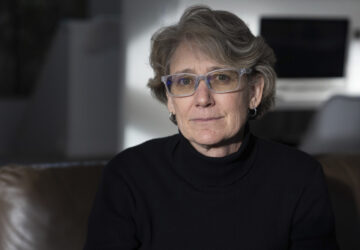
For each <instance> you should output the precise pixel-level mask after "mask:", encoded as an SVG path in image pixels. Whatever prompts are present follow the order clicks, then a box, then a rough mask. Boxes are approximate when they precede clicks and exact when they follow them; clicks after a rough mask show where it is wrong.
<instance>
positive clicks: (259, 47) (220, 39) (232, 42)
mask: <svg viewBox="0 0 360 250" xmlns="http://www.w3.org/2000/svg"><path fill="white" fill-rule="evenodd" d="M183 41H190V42H192V43H195V44H197V45H199V46H197V47H198V48H200V49H201V50H202V51H203V52H204V53H206V54H207V55H209V56H210V57H211V58H212V59H214V60H216V61H217V62H221V63H224V64H226V65H230V66H233V67H236V68H250V69H252V73H251V74H250V75H249V81H248V82H249V83H250V84H251V83H252V82H255V81H256V79H257V78H258V77H259V76H262V77H263V78H264V83H265V84H264V90H263V96H262V100H261V103H260V105H259V106H258V107H257V117H260V116H262V115H263V114H264V113H266V112H267V111H268V110H269V109H270V108H271V107H272V106H273V104H274V96H275V81H276V73H275V71H274V64H275V61H276V59H275V55H274V52H273V50H272V49H271V48H270V47H269V46H268V45H267V44H266V43H265V41H264V39H263V38H262V37H260V36H258V37H255V36H254V35H253V34H252V33H251V31H250V30H249V28H248V27H247V25H246V24H245V23H244V22H243V21H242V20H241V19H240V18H238V17H237V16H236V15H234V14H232V13H230V12H228V11H221V10H212V9H210V8H209V7H206V6H192V7H189V8H188V9H186V10H185V12H184V14H183V15H182V16H181V18H180V21H179V22H178V23H177V24H175V25H171V26H167V27H163V28H161V29H159V30H158V31H157V32H156V33H155V34H154V35H153V36H152V39H151V53H150V65H151V67H152V68H153V70H154V77H153V78H150V79H149V82H148V87H149V88H150V89H151V92H152V94H153V95H154V96H155V97H156V98H157V99H158V100H159V101H161V102H163V103H165V104H166V103H167V96H166V89H165V86H164V84H163V83H161V76H163V75H167V74H169V68H170V67H169V64H170V59H171V57H172V55H173V54H174V52H175V50H176V49H177V47H178V46H179V44H180V43H181V42H183Z"/></svg>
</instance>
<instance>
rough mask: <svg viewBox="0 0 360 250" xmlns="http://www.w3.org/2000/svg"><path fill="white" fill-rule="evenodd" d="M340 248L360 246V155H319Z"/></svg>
mask: <svg viewBox="0 0 360 250" xmlns="http://www.w3.org/2000/svg"><path fill="white" fill-rule="evenodd" d="M317 159H318V160H319V161H320V163H321V164H322V166H323V170H324V173H325V176H326V181H327V184H328V189H329V193H330V198H331V201H332V205H333V210H334V214H335V222H336V237H337V240H338V243H339V246H340V249H341V250H359V249H360V155H331V154H327V155H319V156H317Z"/></svg>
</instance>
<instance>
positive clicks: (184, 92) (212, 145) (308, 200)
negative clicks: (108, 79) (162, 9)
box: [85, 6, 337, 250]
mask: <svg viewBox="0 0 360 250" xmlns="http://www.w3.org/2000/svg"><path fill="white" fill-rule="evenodd" d="M274 61H275V58H274V54H273V52H272V50H271V49H270V48H269V47H268V46H267V45H266V44H265V42H264V41H263V39H262V38H260V37H254V36H253V35H252V34H251V32H250V31H249V29H248V28H247V27H246V25H245V24H244V22H243V21H241V20H240V19H239V18H238V17H236V16H235V15H233V14H231V13H229V12H226V11H214V10H211V9H209V8H207V7H201V6H195V7H191V8H189V9H187V10H186V11H185V13H184V14H183V16H182V17H181V19H180V21H179V23H177V24H176V25H173V26H169V27H165V28H163V29H160V30H159V31H158V32H157V33H156V34H154V36H153V39H152V50H151V57H150V62H151V65H152V67H153V69H154V72H155V76H154V78H153V79H150V81H149V87H150V88H151V90H152V92H153V94H154V95H155V96H156V97H157V98H158V99H159V100H160V101H162V102H163V103H165V104H166V105H167V107H168V110H169V112H170V118H171V120H172V121H173V122H174V123H176V124H177V126H178V128H179V134H176V135H173V136H170V137H166V138H160V139H155V140H151V141H148V142H145V143H143V144H141V145H139V146H136V147H133V148H130V149H127V150H125V151H124V152H122V153H120V154H119V155H118V156H116V157H115V158H114V159H113V160H112V161H111V162H110V163H109V164H108V165H107V166H106V167H105V170H104V173H103V181H102V184H101V186H100V190H99V192H98V195H97V198H96V201H95V204H94V208H93V211H92V214H91V216H90V220H89V232H88V238H87V243H86V246H85V249H87V250H90V249H102V250H106V249H109V250H110V249H114V250H115V249H119V250H120V249H122V250H125V249H129V250H130V249H156V250H161V249H164V250H169V249H171V250H174V249H182V250H185V249H187V250H194V249H196V250H199V249H206V250H211V249H217V250H225V249H246V250H248V249H261V250H264V249H276V250H282V249H283V250H285V249H292V250H295V249H313V250H321V249H324V250H325V249H326V250H330V249H337V245H336V240H335V236H334V225H333V214H332V211H331V205H330V202H329V198H328V194H327V190H326V185H325V182H324V177H323V173H322V170H321V167H320V166H319V164H318V163H317V162H315V161H314V160H313V159H312V158H311V157H309V156H308V155H305V154H304V153H301V152H299V151H296V150H294V149H292V148H289V147H286V146H282V145H279V144H276V143H272V142H269V141H265V140H261V139H258V138H256V137H255V136H253V135H252V134H251V133H250V132H249V128H248V125H247V122H248V120H249V119H251V118H254V117H259V116H261V115H263V114H264V113H265V112H266V111H267V110H268V109H269V108H270V107H271V105H272V103H273V99H274V84H275V73H274V70H273V64H274Z"/></svg>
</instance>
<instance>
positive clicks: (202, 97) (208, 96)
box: [194, 79, 215, 107]
mask: <svg viewBox="0 0 360 250" xmlns="http://www.w3.org/2000/svg"><path fill="white" fill-rule="evenodd" d="M205 81H206V80H205V79H200V81H199V85H198V87H197V89H196V91H195V94H194V98H195V105H196V106H197V107H209V106H212V105H214V103H215V102H214V98H213V93H212V92H211V91H210V89H209V88H208V87H207V85H206V82H205Z"/></svg>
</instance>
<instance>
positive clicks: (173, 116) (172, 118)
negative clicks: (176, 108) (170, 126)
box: [169, 112, 177, 125]
mask: <svg viewBox="0 0 360 250" xmlns="http://www.w3.org/2000/svg"><path fill="white" fill-rule="evenodd" d="M169 120H170V121H171V122H172V123H174V124H175V125H177V121H176V115H175V114H174V113H173V112H170V113H169Z"/></svg>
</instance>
